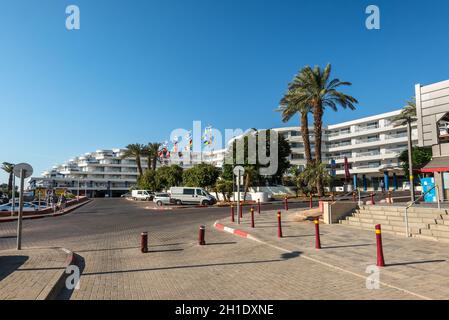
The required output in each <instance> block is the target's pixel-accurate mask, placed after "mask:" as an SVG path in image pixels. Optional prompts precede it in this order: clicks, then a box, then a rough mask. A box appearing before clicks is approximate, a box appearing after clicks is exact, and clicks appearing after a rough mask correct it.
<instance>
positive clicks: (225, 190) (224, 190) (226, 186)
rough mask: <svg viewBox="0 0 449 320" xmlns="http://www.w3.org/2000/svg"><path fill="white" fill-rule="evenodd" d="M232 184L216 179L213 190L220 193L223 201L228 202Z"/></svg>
mask: <svg viewBox="0 0 449 320" xmlns="http://www.w3.org/2000/svg"><path fill="white" fill-rule="evenodd" d="M232 184H233V182H232V180H224V179H218V180H217V183H216V184H215V188H214V189H215V191H216V192H220V193H221V194H222V195H223V199H224V200H225V201H229V199H230V197H231V195H232V191H233V185H232Z"/></svg>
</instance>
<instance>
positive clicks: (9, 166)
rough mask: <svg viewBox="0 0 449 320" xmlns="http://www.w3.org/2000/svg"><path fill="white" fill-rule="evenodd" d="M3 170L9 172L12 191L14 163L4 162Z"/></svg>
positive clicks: (9, 184)
mask: <svg viewBox="0 0 449 320" xmlns="http://www.w3.org/2000/svg"><path fill="white" fill-rule="evenodd" d="M2 170H3V171H5V172H6V173H7V174H8V193H12V178H13V174H14V172H13V171H14V164H12V163H9V162H3V163H2Z"/></svg>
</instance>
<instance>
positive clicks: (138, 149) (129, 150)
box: [121, 143, 145, 176]
mask: <svg viewBox="0 0 449 320" xmlns="http://www.w3.org/2000/svg"><path fill="white" fill-rule="evenodd" d="M143 155H145V145H143V144H139V143H133V144H128V145H127V146H126V150H125V152H124V153H123V154H122V156H121V158H122V159H125V158H130V157H133V158H136V164H137V170H138V172H139V176H142V172H143V171H142V163H141V161H140V159H141V157H142V156H143Z"/></svg>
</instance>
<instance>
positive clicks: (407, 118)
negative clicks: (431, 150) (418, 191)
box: [393, 98, 417, 201]
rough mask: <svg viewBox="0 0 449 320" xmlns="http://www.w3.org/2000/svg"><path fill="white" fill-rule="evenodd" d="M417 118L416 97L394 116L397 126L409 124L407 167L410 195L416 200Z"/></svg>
mask: <svg viewBox="0 0 449 320" xmlns="http://www.w3.org/2000/svg"><path fill="white" fill-rule="evenodd" d="M416 120H417V119H416V101H415V98H412V99H411V100H409V101H407V105H406V106H405V107H404V108H403V109H402V111H401V113H400V114H399V115H397V116H396V117H395V118H393V121H394V124H395V126H405V125H406V126H407V137H408V148H407V155H408V160H407V169H408V176H409V180H410V197H411V200H412V201H415V183H414V179H413V178H412V177H413V168H414V166H413V164H414V160H412V157H413V155H412V150H413V145H412V123H413V122H415V121H416ZM410 161H411V162H412V166H411V167H410V166H409V165H408V164H409V163H410Z"/></svg>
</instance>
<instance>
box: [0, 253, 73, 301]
mask: <svg viewBox="0 0 449 320" xmlns="http://www.w3.org/2000/svg"><path fill="white" fill-rule="evenodd" d="M67 256H68V254H67V253H66V252H64V251H63V250H61V249H60V248H28V249H24V250H21V251H17V250H2V251H0V300H15V299H20V300H43V299H46V298H47V296H48V295H49V294H50V292H51V290H52V288H53V287H54V286H55V285H56V284H57V282H58V280H59V278H60V277H61V275H62V274H63V273H64V271H65V268H66V260H67Z"/></svg>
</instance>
